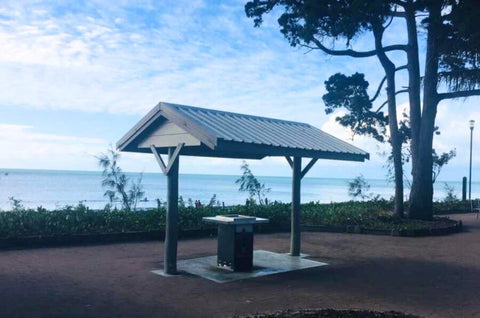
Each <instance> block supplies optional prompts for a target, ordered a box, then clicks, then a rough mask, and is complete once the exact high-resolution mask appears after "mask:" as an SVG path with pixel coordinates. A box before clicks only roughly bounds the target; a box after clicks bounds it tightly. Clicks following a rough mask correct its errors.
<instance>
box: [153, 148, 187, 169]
mask: <svg viewBox="0 0 480 318" xmlns="http://www.w3.org/2000/svg"><path fill="white" fill-rule="evenodd" d="M184 145H185V144H184V143H179V144H178V146H177V147H176V148H175V151H174V153H173V155H172V157H171V158H169V160H168V164H167V165H166V164H165V161H163V159H162V156H161V155H160V154H159V153H158V151H157V148H156V147H155V145H151V146H150V149H151V150H152V153H153V155H154V156H155V159H157V162H158V165H159V166H160V169H162V172H163V174H164V175H168V173H169V172H170V169H171V168H172V165H173V163H174V162H175V160H177V157H178V155H179V154H180V150H182V147H183V146H184Z"/></svg>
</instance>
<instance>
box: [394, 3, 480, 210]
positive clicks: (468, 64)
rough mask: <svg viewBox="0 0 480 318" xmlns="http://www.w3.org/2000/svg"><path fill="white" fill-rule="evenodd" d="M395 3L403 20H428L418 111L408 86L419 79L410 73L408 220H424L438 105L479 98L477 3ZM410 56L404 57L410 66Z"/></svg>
mask: <svg viewBox="0 0 480 318" xmlns="http://www.w3.org/2000/svg"><path fill="white" fill-rule="evenodd" d="M399 3H400V4H401V6H402V7H403V9H404V11H405V16H414V15H416V14H418V13H425V14H427V18H426V19H424V20H422V21H421V25H422V27H424V28H426V30H427V40H426V57H425V72H424V75H423V105H420V103H419V102H412V98H415V99H417V100H420V91H421V89H420V87H421V83H420V81H419V80H417V81H416V82H415V83H412V81H413V79H415V80H416V79H417V78H418V76H417V75H416V74H415V73H409V77H410V87H409V88H410V92H409V93H410V99H411V100H410V116H411V120H410V124H411V127H412V144H411V149H412V189H411V192H410V216H411V217H413V218H421V219H429V218H431V216H432V211H433V206H432V203H433V182H432V179H433V175H432V169H433V168H434V158H433V156H432V154H433V152H432V147H433V136H434V133H435V130H436V128H435V118H436V114H437V107H438V104H439V103H440V102H441V101H442V100H446V99H452V98H461V97H469V96H475V95H480V89H479V84H480V63H479V62H480V21H479V19H478V17H479V16H480V6H479V5H478V1H476V0H460V1H454V0H444V1H440V0H425V1H413V0H410V1H405V2H399ZM410 19H412V18H410ZM407 23H408V18H407ZM410 24H413V21H412V22H410ZM412 28H413V27H412ZM417 37H418V35H417V34H412V35H410V34H409V39H410V38H414V39H415V40H416V39H417ZM411 55H412V56H413V54H411ZM417 55H418V54H417ZM412 56H410V55H409V56H408V58H409V63H411V61H412Z"/></svg>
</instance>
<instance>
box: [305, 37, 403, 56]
mask: <svg viewBox="0 0 480 318" xmlns="http://www.w3.org/2000/svg"><path fill="white" fill-rule="evenodd" d="M312 42H313V43H315V45H316V46H317V47H316V48H317V49H320V50H322V51H323V52H325V53H327V54H329V55H334V56H351V57H371V56H375V55H377V52H378V51H377V50H371V51H365V52H358V51H354V50H351V49H348V50H332V49H329V48H327V47H326V46H324V45H323V44H322V42H320V41H319V40H318V39H315V38H313V39H312ZM302 46H304V47H307V48H309V49H316V48H314V47H312V46H308V45H305V44H302ZM407 48H408V46H407V45H405V44H395V45H390V46H386V47H384V48H383V50H384V52H390V51H405V52H406V51H407Z"/></svg>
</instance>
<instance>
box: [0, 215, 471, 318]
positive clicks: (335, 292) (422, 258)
mask: <svg viewBox="0 0 480 318" xmlns="http://www.w3.org/2000/svg"><path fill="white" fill-rule="evenodd" d="M454 218H461V219H462V220H463V221H464V224H465V225H466V231H465V232H463V233H460V234H454V235H450V236H443V237H428V238H400V237H389V236H371V235H354V234H334V233H304V234H303V251H304V252H305V253H308V254H311V256H312V258H313V259H315V260H320V261H325V262H327V263H329V264H330V266H324V267H319V268H314V269H308V270H303V271H297V272H290V273H284V274H278V275H272V276H266V277H261V278H257V279H252V280H246V281H238V282H233V283H228V284H217V283H214V282H211V281H208V280H204V279H200V278H197V277H194V276H178V277H171V278H165V277H162V276H158V275H154V274H152V273H150V271H151V270H152V269H157V268H159V267H161V262H162V254H163V244H162V243H160V242H147V243H129V244H112V245H102V246H86V247H72V248H44V249H32V250H19V251H0V317H129V318H130V317H228V316H230V315H232V314H244V313H254V312H262V311H272V310H280V309H285V308H294V309H295V308H302V307H303V308H327V307H330V308H362V309H373V310H381V311H383V310H397V311H404V312H409V313H413V314H418V315H423V316H427V317H480V220H476V219H475V217H474V216H472V215H458V216H454ZM288 244H289V235H288V234H286V233H282V234H272V235H257V236H256V237H255V248H257V249H264V250H271V251H274V252H285V251H288ZM215 251H216V240H215V239H214V238H211V239H198V240H187V241H181V242H180V244H179V258H182V259H186V258H193V257H199V256H206V255H212V254H214V253H215Z"/></svg>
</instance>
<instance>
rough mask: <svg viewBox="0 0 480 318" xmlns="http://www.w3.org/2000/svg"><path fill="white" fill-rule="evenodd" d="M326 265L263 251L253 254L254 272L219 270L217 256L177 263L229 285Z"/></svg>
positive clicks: (188, 271) (187, 269)
mask: <svg viewBox="0 0 480 318" xmlns="http://www.w3.org/2000/svg"><path fill="white" fill-rule="evenodd" d="M325 265H327V263H322V262H317V261H312V260H309V259H305V258H303V257H295V256H290V255H288V254H283V253H282V254H279V253H274V252H269V251H263V250H256V251H254V252H253V271H252V272H232V271H229V270H226V269H222V268H219V267H217V256H216V255H214V256H206V257H200V258H194V259H188V260H181V261H178V262H177V267H178V270H179V271H180V272H186V273H189V274H192V275H195V276H200V277H202V278H205V279H209V280H212V281H214V282H217V283H228V282H233V281H236V280H241V279H249V278H255V277H261V276H266V275H272V274H277V273H284V272H289V271H295V270H300V269H305V268H312V267H319V266H325ZM152 272H153V273H155V274H158V275H162V276H165V275H164V273H163V270H154V271H152Z"/></svg>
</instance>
